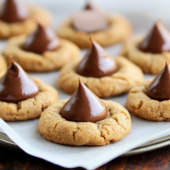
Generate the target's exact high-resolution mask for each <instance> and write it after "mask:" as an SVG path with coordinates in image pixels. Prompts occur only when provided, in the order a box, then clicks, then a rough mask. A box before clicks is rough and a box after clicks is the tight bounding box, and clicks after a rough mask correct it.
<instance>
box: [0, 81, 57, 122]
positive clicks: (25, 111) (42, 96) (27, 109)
mask: <svg viewBox="0 0 170 170" xmlns="http://www.w3.org/2000/svg"><path fill="white" fill-rule="evenodd" d="M33 80H34V82H35V83H36V84H37V86H38V88H39V92H38V94H37V95H36V96H34V97H32V98H29V99H27V100H23V101H21V102H17V103H12V102H9V103H8V102H3V101H0V118H2V119H3V120H5V121H17V120H28V119H34V118H37V117H39V116H40V115H41V113H42V112H43V111H44V110H45V109H46V108H47V107H48V106H49V105H51V104H52V103H55V102H56V101H57V100H58V94H57V91H56V90H55V89H54V88H53V87H51V86H50V85H48V84H46V83H44V82H42V81H40V80H38V79H35V78H34V79H33Z"/></svg>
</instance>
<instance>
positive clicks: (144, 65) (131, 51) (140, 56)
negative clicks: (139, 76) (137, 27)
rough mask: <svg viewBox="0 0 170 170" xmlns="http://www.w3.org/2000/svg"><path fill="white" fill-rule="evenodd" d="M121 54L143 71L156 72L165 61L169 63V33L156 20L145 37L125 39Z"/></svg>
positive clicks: (161, 67)
mask: <svg viewBox="0 0 170 170" xmlns="http://www.w3.org/2000/svg"><path fill="white" fill-rule="evenodd" d="M121 55H123V56H125V57H126V58H128V59H129V60H131V61H132V62H133V63H135V64H136V65H138V66H139V67H140V68H141V69H142V70H143V72H144V73H150V74H158V73H159V72H160V71H161V70H162V69H163V67H164V64H165V61H168V63H170V33H169V32H168V31H167V30H166V29H165V28H164V27H163V26H162V25H161V24H160V23H159V22H156V23H155V25H154V27H153V28H152V30H151V31H150V32H149V34H148V35H147V36H146V37H143V36H135V37H132V38H131V39H129V40H127V42H126V43H125V45H124V48H123V50H122V53H121Z"/></svg>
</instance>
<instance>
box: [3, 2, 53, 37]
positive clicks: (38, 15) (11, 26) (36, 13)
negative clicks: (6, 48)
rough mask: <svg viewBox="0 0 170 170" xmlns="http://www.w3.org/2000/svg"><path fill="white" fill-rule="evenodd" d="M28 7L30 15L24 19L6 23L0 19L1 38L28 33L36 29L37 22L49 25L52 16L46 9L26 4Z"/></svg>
mask: <svg viewBox="0 0 170 170" xmlns="http://www.w3.org/2000/svg"><path fill="white" fill-rule="evenodd" d="M28 8H29V11H30V17H29V18H28V19H26V20H24V21H21V22H14V23H7V22H5V21H2V20H0V28H1V29H0V38H1V39H6V38H10V37H13V36H16V35H21V34H26V35H29V34H31V33H32V32H33V31H35V30H36V28H37V26H38V23H39V22H40V23H41V24H42V25H44V26H49V25H51V22H52V17H51V15H50V13H49V12H48V11H47V10H46V9H44V8H42V7H39V6H36V5H28ZM42 18H43V19H42Z"/></svg>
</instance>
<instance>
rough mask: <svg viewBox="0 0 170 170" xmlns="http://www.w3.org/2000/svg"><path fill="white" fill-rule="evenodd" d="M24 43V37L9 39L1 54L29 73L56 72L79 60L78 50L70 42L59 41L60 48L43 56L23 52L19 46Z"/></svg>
mask: <svg viewBox="0 0 170 170" xmlns="http://www.w3.org/2000/svg"><path fill="white" fill-rule="evenodd" d="M25 41H26V36H25V35H20V36H16V37H13V38H11V39H10V40H9V41H8V45H7V47H6V49H5V50H4V52H3V56H4V57H5V58H6V59H7V61H8V60H9V58H10V56H13V59H14V60H15V61H16V62H17V63H18V64H20V65H21V67H22V68H23V69H24V70H26V71H29V72H47V71H53V70H58V69H60V68H61V67H63V66H64V65H65V64H66V63H68V62H70V61H79V60H80V54H79V53H80V50H79V48H78V47H77V46H76V45H74V44H73V43H72V42H69V41H67V40H64V39H59V41H60V47H59V48H58V49H57V50H55V51H46V52H44V53H43V54H36V53H33V52H28V51H24V50H23V49H22V48H21V45H22V44H23V43H24V42H25Z"/></svg>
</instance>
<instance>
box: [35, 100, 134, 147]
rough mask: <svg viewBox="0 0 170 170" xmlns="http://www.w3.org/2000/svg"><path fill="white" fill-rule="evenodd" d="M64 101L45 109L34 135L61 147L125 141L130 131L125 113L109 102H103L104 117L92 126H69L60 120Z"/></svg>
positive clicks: (124, 110)
mask: <svg viewBox="0 0 170 170" xmlns="http://www.w3.org/2000/svg"><path fill="white" fill-rule="evenodd" d="M65 103H66V100H64V101H59V102H57V103H55V104H52V105H51V106H49V107H48V108H47V109H46V110H45V111H44V112H43V113H42V114H41V117H40V120H39V124H38V131H39V132H40V133H41V134H42V135H43V137H44V138H46V139H47V140H50V141H53V142H56V143H60V144H65V145H107V144H109V143H112V142H116V141H119V140H121V139H122V138H123V137H125V136H126V135H127V134H128V133H129V132H130V130H131V118H130V115H129V113H128V111H127V110H126V109H125V108H124V107H123V106H121V105H120V104H118V103H116V102H113V101H104V103H105V104H106V107H107V109H108V111H109V114H108V116H107V117H106V118H105V119H104V120H101V121H98V122H96V123H92V122H73V121H68V120H66V119H65V118H63V117H62V116H61V114H60V111H61V108H62V107H63V105H64V104H65Z"/></svg>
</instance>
